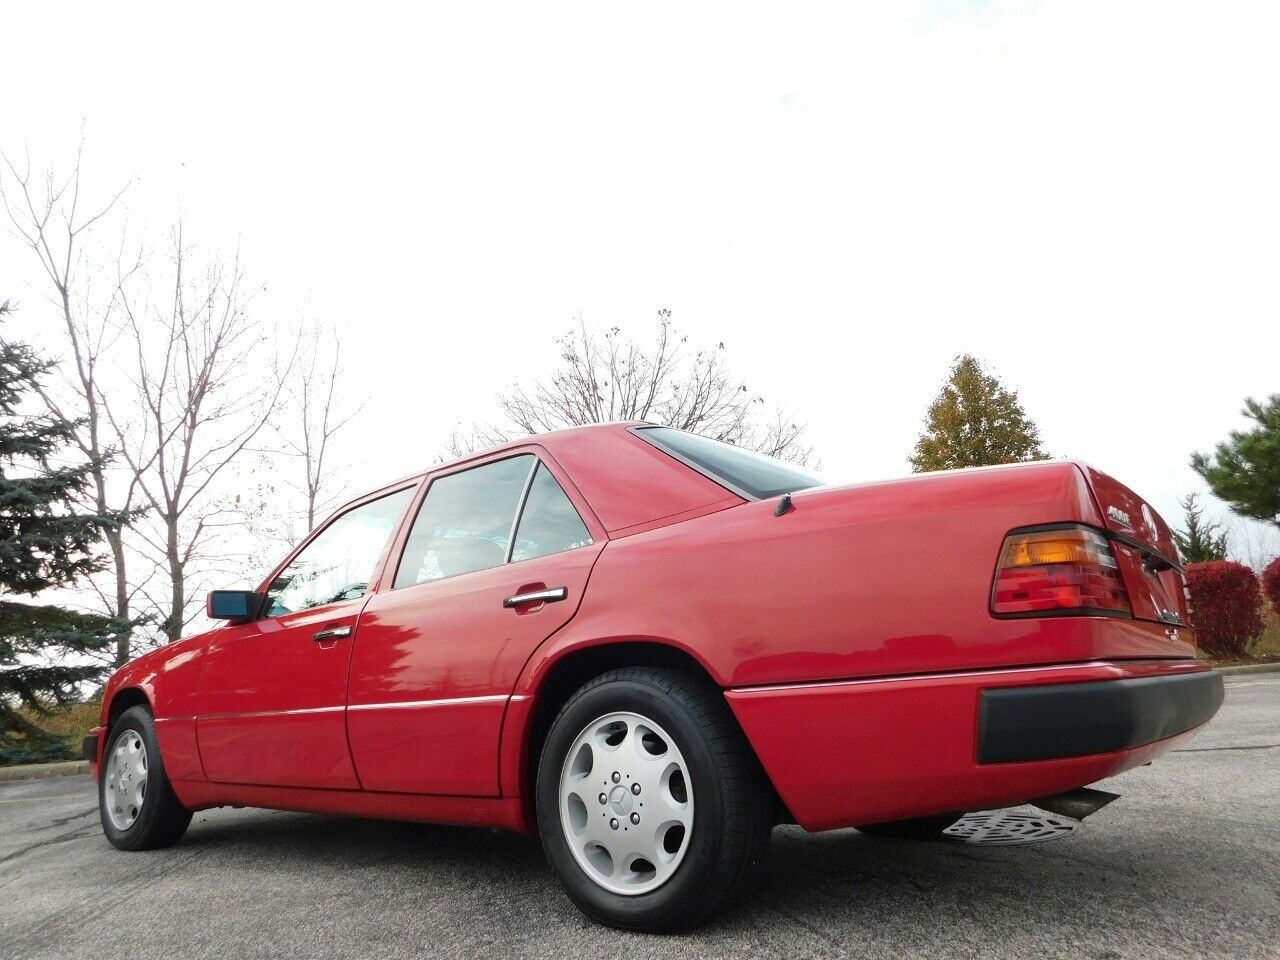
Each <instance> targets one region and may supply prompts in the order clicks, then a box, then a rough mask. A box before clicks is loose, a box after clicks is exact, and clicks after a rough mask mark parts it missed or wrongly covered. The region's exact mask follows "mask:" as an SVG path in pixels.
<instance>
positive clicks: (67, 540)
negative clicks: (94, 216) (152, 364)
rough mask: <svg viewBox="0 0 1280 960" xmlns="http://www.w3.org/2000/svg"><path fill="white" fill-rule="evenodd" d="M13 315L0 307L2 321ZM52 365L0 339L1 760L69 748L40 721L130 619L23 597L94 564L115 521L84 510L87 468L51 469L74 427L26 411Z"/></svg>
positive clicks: (52, 754) (56, 754) (88, 674)
mask: <svg viewBox="0 0 1280 960" xmlns="http://www.w3.org/2000/svg"><path fill="white" fill-rule="evenodd" d="M9 312H10V305H9V303H8V301H6V302H4V303H3V304H0V319H3V317H4V316H5V315H7V314H8V313H9ZM51 366H52V364H51V363H49V362H48V361H46V360H43V359H41V358H40V357H39V356H37V354H36V353H35V351H33V350H32V349H31V348H30V347H29V346H26V345H25V344H21V343H13V342H10V341H7V340H5V339H3V338H0V764H3V763H19V762H29V761H35V760H46V759H58V758H60V757H65V756H67V755H68V745H67V744H66V743H64V742H63V741H62V740H60V739H58V738H56V737H54V736H52V735H51V734H49V733H48V732H46V731H45V730H44V729H42V728H41V727H40V726H39V723H38V721H39V718H40V717H42V716H48V715H49V713H50V711H51V710H52V709H54V708H56V707H60V706H64V705H66V704H67V703H69V702H71V701H72V700H73V699H74V698H75V697H76V695H77V693H78V689H79V685H80V684H81V683H83V682H85V681H87V680H92V679H94V678H95V677H97V676H99V675H100V673H101V670H102V668H101V667H100V666H98V665H97V664H95V663H94V662H93V656H92V655H93V654H95V653H97V652H99V651H103V652H106V653H107V655H108V656H109V648H110V647H111V646H112V645H113V644H114V642H115V639H116V636H117V635H118V634H119V633H120V632H121V631H122V630H128V629H129V624H125V623H121V622H119V621H115V620H112V619H109V618H107V617H104V616H99V615H95V614H86V613H78V612H76V611H73V610H67V609H64V608H62V607H59V606H53V605H42V604H37V603H33V602H30V600H18V599H14V598H16V597H19V596H25V597H28V598H31V597H35V596H37V595H39V594H40V593H42V592H43V591H46V590H50V589H56V588H59V587H69V586H72V585H73V584H75V582H76V581H77V580H79V579H80V578H82V577H84V576H86V575H88V574H90V573H93V572H94V571H96V570H97V569H99V559H98V557H97V556H96V555H95V553H94V546H95V545H96V543H97V542H98V540H99V538H100V537H101V535H102V531H103V530H104V529H105V528H106V527H108V526H110V525H115V524H119V523H120V522H122V518H121V517H117V516H103V515H97V514H86V513H83V512H80V511H79V510H78V509H77V504H78V502H79V501H78V496H79V494H80V493H81V492H82V491H83V490H84V489H85V485H86V484H87V483H88V480H89V472H90V469H91V464H88V463H80V464H75V465H71V466H62V465H55V463H56V460H57V458H58V455H59V453H60V452H61V451H62V450H63V448H64V447H66V446H67V444H68V443H69V441H70V440H71V437H72V431H73V430H74V429H75V427H76V424H75V423H72V422H70V421H68V420H64V419H61V418H59V417H57V416H54V415H53V414H51V413H44V414H36V415H30V414H26V413H24V412H22V408H23V405H24V401H25V400H26V399H27V395H28V393H29V392H30V391H31V390H32V389H33V388H34V387H35V385H36V383H37V381H38V380H39V379H40V378H41V377H42V376H43V375H44V374H45V373H46V372H48V370H49V369H50V367H51Z"/></svg>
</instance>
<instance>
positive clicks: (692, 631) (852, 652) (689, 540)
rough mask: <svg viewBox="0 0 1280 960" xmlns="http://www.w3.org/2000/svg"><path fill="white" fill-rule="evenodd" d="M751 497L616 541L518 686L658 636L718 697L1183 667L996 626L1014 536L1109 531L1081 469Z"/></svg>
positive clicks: (1113, 630) (1100, 625)
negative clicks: (1064, 668) (618, 644)
mask: <svg viewBox="0 0 1280 960" xmlns="http://www.w3.org/2000/svg"><path fill="white" fill-rule="evenodd" d="M776 502H777V501H776V500H770V501H763V502H758V503H748V504H744V505H742V506H739V507H734V508H732V509H727V510H722V511H720V512H717V513H714V514H711V515H709V516H703V517H698V518H696V519H691V520H687V521H684V522H681V523H676V524H672V525H670V526H666V527H662V528H659V529H656V530H649V531H646V532H643V533H638V534H635V535H633V536H623V537H620V538H615V539H614V540H611V541H610V542H609V544H608V545H607V546H606V548H605V550H604V552H603V554H602V556H601V558H600V560H599V562H598V563H597V565H596V567H595V569H594V571H593V573H592V577H591V584H590V587H589V589H588V590H587V595H586V597H585V599H584V601H583V604H582V607H581V609H580V611H579V613H578V616H577V617H576V618H575V619H574V621H573V622H572V623H570V624H569V625H568V626H567V627H566V628H565V629H564V630H562V631H561V632H560V634H558V635H557V636H556V637H555V638H554V639H553V640H552V641H551V642H550V643H549V644H547V645H546V646H545V647H544V648H543V649H542V650H540V651H539V652H538V653H537V654H536V655H535V658H534V661H533V662H532V663H531V664H530V667H529V669H528V670H527V671H526V674H525V677H524V679H523V681H522V684H523V688H524V689H526V690H533V689H536V686H537V680H538V677H539V675H540V674H541V672H542V670H543V669H545V667H546V666H547V665H548V664H549V663H551V662H552V661H554V659H555V658H556V657H558V656H559V655H560V654H561V653H563V652H565V651H567V650H569V649H573V648H575V647H578V646H582V645H585V644H592V643H598V642H603V641H608V640H619V639H640V640H657V641H660V642H666V643H670V644H673V645H675V646H678V647H681V648H683V649H685V650H686V651H688V652H689V653H690V654H692V655H693V656H694V657H695V658H697V659H698V660H699V661H700V662H701V663H702V664H703V665H704V666H705V667H706V668H707V669H708V671H709V672H710V673H711V674H712V676H713V677H714V678H715V679H716V680H717V681H718V682H719V683H720V684H721V685H722V686H725V687H731V686H751V685H759V684H777V683H789V682H803V681H812V680H824V679H840V678H853V677H872V676H893V675H901V674H912V673H925V672H934V671H945V670H965V669H975V668H985V667H999V666H1021V665H1030V664H1044V663H1067V662H1074V661H1082V660H1089V659H1095V658H1099V657H1111V658H1139V657H1188V656H1194V648H1193V647H1192V646H1191V645H1190V644H1189V643H1186V642H1183V641H1181V640H1178V641H1175V640H1170V639H1168V637H1167V636H1166V634H1165V633H1164V631H1163V630H1162V629H1160V628H1159V627H1158V626H1157V625H1154V624H1144V623H1140V622H1137V621H1131V620H1121V619H1115V618H1104V617H1070V618H1066V617H1059V618H1039V619H1023V620H1017V619H1014V620H1001V619H996V618H994V617H992V616H991V614H990V612H989V597H990V591H991V580H992V575H993V572H994V567H995V563H996V559H997V555H998V553H999V550H1000V546H1001V544H1002V542H1003V539H1004V536H1005V535H1006V533H1007V532H1008V531H1009V530H1010V529H1012V528H1015V527H1020V526H1027V525H1030V524H1037V523H1046V522H1071V521H1075V522H1084V523H1089V524H1093V525H1095V526H1101V525H1102V519H1101V517H1100V516H1099V513H1098V509H1097V507H1096V505H1095V503H1094V500H1093V497H1092V495H1091V494H1090V492H1089V489H1088V486H1087V484H1086V483H1085V478H1084V474H1083V473H1082V472H1081V470H1080V469H1079V468H1078V467H1077V466H1076V465H1075V464H1072V463H1041V464H1020V465H1015V466H1009V467H997V468H988V469H982V470H968V471H961V472H955V473H944V474H934V475H922V476H918V477H910V478H906V479H902V480H896V481H890V482H885V483H876V484H867V485H861V486H852V487H839V488H823V489H818V490H812V491H805V492H801V493H797V494H795V495H794V497H793V503H794V509H792V510H791V511H790V512H788V513H786V514H784V515H783V516H781V517H775V516H774V515H773V512H774V508H775V506H776Z"/></svg>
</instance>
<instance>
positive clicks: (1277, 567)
mask: <svg viewBox="0 0 1280 960" xmlns="http://www.w3.org/2000/svg"><path fill="white" fill-rule="evenodd" d="M1262 592H1263V593H1265V594H1266V595H1267V599H1268V600H1270V601H1271V609H1272V610H1274V611H1275V612H1276V616H1277V617H1280V557H1276V558H1275V559H1274V560H1272V561H1271V562H1270V563H1269V564H1267V569H1265V570H1263V571H1262Z"/></svg>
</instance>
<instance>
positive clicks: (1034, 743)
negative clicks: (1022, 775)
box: [978, 670, 1222, 763]
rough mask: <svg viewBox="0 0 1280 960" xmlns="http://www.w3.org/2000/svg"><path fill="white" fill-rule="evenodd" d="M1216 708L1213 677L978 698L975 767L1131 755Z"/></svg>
mask: <svg viewBox="0 0 1280 960" xmlns="http://www.w3.org/2000/svg"><path fill="white" fill-rule="evenodd" d="M1220 706H1222V677H1221V675H1220V674H1219V673H1218V672H1217V671H1216V670H1202V671H1199V672H1197V673H1179V674H1173V675H1171V676H1164V677H1135V678H1131V679H1127V680H1099V681H1094V682H1090V683H1055V684H1051V685H1045V686H1036V687H1003V688H1001V689H998V690H984V691H982V699H981V705H980V707H979V713H978V762H979V763H1014V762H1018V761H1024V760H1056V759H1059V758H1062V757H1081V756H1088V755H1089V754H1094V753H1112V752H1114V751H1116V750H1131V749H1133V748H1134V747H1140V746H1142V745H1143V744H1147V743H1153V742H1155V741H1156V740H1164V739H1165V738H1166V737H1172V736H1175V735H1176V734H1179V733H1184V732H1185V731H1187V730H1191V729H1193V728H1195V727H1198V726H1200V725H1201V724H1202V723H1205V722H1206V721H1208V720H1209V719H1210V718H1211V717H1212V716H1213V715H1214V714H1215V713H1217V712H1218V707H1220Z"/></svg>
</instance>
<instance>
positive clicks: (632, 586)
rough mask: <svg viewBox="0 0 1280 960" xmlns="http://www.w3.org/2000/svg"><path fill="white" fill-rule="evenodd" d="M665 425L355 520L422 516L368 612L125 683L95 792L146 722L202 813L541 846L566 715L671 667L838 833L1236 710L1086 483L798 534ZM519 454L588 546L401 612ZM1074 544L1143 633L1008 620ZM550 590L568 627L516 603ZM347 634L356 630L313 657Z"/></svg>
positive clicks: (1121, 626)
mask: <svg viewBox="0 0 1280 960" xmlns="http://www.w3.org/2000/svg"><path fill="white" fill-rule="evenodd" d="M639 426H640V425H636V424H610V425H603V426H595V427H585V428H580V429H574V430H567V431H563V432H559V433H553V434H547V435H543V436H539V437H533V438H530V439H528V440H524V441H518V442H515V443H512V444H509V445H507V446H505V447H502V448H499V449H496V450H491V451H488V452H485V453H484V454H481V455H478V456H476V457H473V458H470V459H467V460H463V461H458V462H454V463H450V464H446V465H442V466H439V467H436V468H433V469H432V470H431V471H429V472H426V473H423V474H421V475H418V476H414V477H410V478H408V479H406V480H403V481H400V482H399V483H396V484H391V485H388V486H387V487H384V488H382V489H381V490H379V491H375V492H374V493H372V494H370V495H369V496H368V497H364V498H361V499H360V500H357V501H354V502H353V503H355V504H359V503H363V502H366V501H368V500H371V499H373V498H374V497H377V496H383V495H385V494H387V493H388V492H391V491H396V490H401V489H404V490H408V491H411V494H410V501H409V507H408V509H407V510H406V511H405V513H404V517H403V518H402V519H401V520H400V521H399V523H398V525H397V526H396V527H395V531H394V533H393V534H392V536H391V537H390V540H389V542H388V544H387V546H386V548H385V550H384V551H383V555H382V558H381V560H380V562H379V565H378V569H377V572H376V573H375V575H374V577H373V578H372V580H371V581H370V583H369V587H368V590H367V592H366V593H365V594H364V595H363V596H361V597H357V598H354V599H349V600H343V601H341V602H337V603H333V604H329V605H327V606H321V607H316V608H313V609H308V610H303V611H299V612H295V613H289V614H286V615H284V616H280V617H274V618H264V619H258V620H253V621H250V622H242V623H232V624H229V625H227V626H223V627H220V628H218V629H215V630H212V631H210V632H207V633H204V634H201V635H199V636H195V637H191V638H189V639H185V640H182V641H181V642H178V643H174V644H171V645H169V646H167V647H164V648H162V649H159V650H156V651H155V652H153V653H150V654H148V655H146V656H144V657H141V658H140V659H138V660H136V661H134V662H132V663H130V664H128V665H126V666H125V667H123V668H121V669H120V670H119V671H118V672H117V673H116V674H115V675H114V676H113V677H112V678H111V680H110V682H109V684H108V686H107V688H106V691H105V696H104V698H103V708H102V717H101V726H100V727H99V728H98V729H97V730H95V731H94V735H93V739H92V741H91V742H89V743H88V744H87V746H86V751H87V752H88V753H90V754H91V755H92V756H91V759H92V760H93V761H94V764H95V769H94V772H95V776H96V775H97V764H98V763H99V762H100V759H101V749H102V748H101V742H102V740H103V736H102V735H103V734H104V733H105V731H106V730H107V729H109V727H110V724H111V722H112V719H113V718H114V717H116V716H118V715H119V714H120V713H121V712H122V711H123V710H124V709H126V708H127V707H129V706H132V705H135V704H140V703H146V704H148V705H149V706H150V708H151V711H152V712H153V714H154V717H155V725H156V731H157V736H158V742H159V744H160V748H161V752H162V755H163V761H164V767H165V770H166V771H167V773H168V776H169V778H170V780H171V781H172V785H173V789H174V791H175V793H176V795H177V797H178V799H179V800H180V801H181V803H182V804H183V805H184V806H186V807H187V808H189V809H199V808H205V807H212V806H218V805H227V804H236V805H245V806H261V807H275V808H283V809H291V810H305V811H318V812H336V813H347V814H359V815H368V816H378V817H394V818H404V819H414V820H429V821H440V822H451V823H459V824H476V825H488V826H495V827H505V828H511V829H514V830H521V831H532V830H534V829H535V826H536V825H535V823H534V819H533V815H532V805H531V800H530V796H531V789H532V776H533V771H534V770H535V768H536V765H537V756H538V749H539V745H540V739H541V737H542V736H543V735H544V734H545V733H546V729H547V726H548V724H549V722H550V718H551V717H553V716H554V714H555V711H556V710H557V709H558V706H559V705H560V704H561V703H563V702H564V701H565V699H566V697H567V696H568V695H569V694H570V693H571V692H572V691H573V690H574V689H575V688H576V687H577V686H578V685H579V684H580V683H581V682H582V681H583V680H584V679H587V678H589V677H590V676H592V675H593V674H594V673H598V672H600V671H602V670H603V669H607V668H609V667H613V666H618V665H620V664H627V663H632V662H641V663H654V662H656V663H661V664H673V663H674V664H684V665H688V666H689V667H690V668H691V669H696V670H699V671H702V672H704V673H705V674H706V675H708V676H709V677H710V678H712V680H714V682H715V683H716V684H717V685H718V686H719V687H720V688H721V689H723V691H724V696H725V698H726V700H727V701H728V703H729V705H730V707H731V709H732V712H733V714H734V716H735V717H736V718H737V720H738V722H739V724H740V725H741V727H742V730H743V731H744V733H745V735H746V738H747V740H748V741H749V743H750V745H751V747H752V748H753V749H754V751H755V753H756V755H757V756H758V758H759V760H760V762H761V764H762V765H763V767H764V770H765V771H766V773H767V775H768V778H769V779H770V780H771V782H772V784H773V787H774V789H775V790H776V792H777V794H778V796H779V797H780V799H781V801H782V804H783V805H784V806H785V808H786V810H787V811H788V812H789V813H790V815H791V817H792V818H794V820H795V821H796V822H798V823H799V824H800V825H801V826H803V827H806V828H808V829H813V830H818V829H826V828H832V827H840V826H849V825H861V824H869V823H875V822H878V821H887V820H896V819H900V818H908V817H916V816H922V815H927V814H932V813H938V812H941V811H954V810H975V809H983V808H992V807H1000V806H1007V805H1012V804H1017V803H1022V802H1025V801H1028V800H1031V799H1034V798H1038V797H1045V796H1048V795H1052V794H1056V793H1060V792H1063V791H1066V790H1070V789H1072V788H1075V787H1079V786H1082V785H1085V784H1089V783H1092V782H1094V781H1096V780H1099V779H1102V778H1104V777H1108V776H1111V775H1113V774H1115V773H1118V772H1120V771H1122V770H1125V769H1128V768H1130V767H1133V766H1135V765H1138V764H1142V763H1145V762H1147V761H1148V760H1150V759H1152V758H1153V757H1156V756H1158V755H1160V754H1162V753H1164V752H1166V751H1168V750H1170V749H1171V748H1173V747H1174V746H1175V745H1177V744H1178V743H1179V742H1180V741H1181V740H1183V739H1185V738H1186V737H1188V736H1190V735H1192V733H1193V732H1194V730H1195V728H1196V727H1197V726H1199V725H1200V724H1201V723H1203V722H1204V721H1205V720H1207V719H1208V717H1209V716H1212V714H1213V712H1214V711H1215V710H1216V709H1217V706H1218V704H1219V703H1220V701H1221V682H1220V680H1219V679H1218V677H1217V675H1216V674H1215V673H1213V672H1212V671H1210V670H1209V669H1208V668H1207V667H1206V666H1204V665H1203V664H1201V663H1200V662H1199V661H1198V660H1197V659H1196V656H1195V645H1194V639H1193V637H1192V634H1191V632H1190V630H1189V629H1188V628H1187V627H1186V626H1185V623H1186V621H1187V619H1188V618H1187V608H1186V602H1185V599H1184V588H1183V584H1182V580H1181V573H1180V569H1179V567H1178V557H1177V552H1176V549H1175V547H1174V544H1173V542H1172V539H1171V536H1170V533H1169V530H1168V528H1167V526H1166V525H1165V523H1164V522H1163V521H1162V520H1161V519H1160V518H1159V517H1158V516H1157V515H1156V514H1155V513H1154V512H1153V511H1152V510H1151V508H1150V507H1149V506H1148V505H1147V504H1145V503H1144V502H1143V501H1142V500H1141V499H1140V498H1139V497H1138V496H1137V495H1136V494H1134V493H1133V492H1132V491H1130V490H1128V489H1127V488H1125V487H1124V486H1122V485H1120V484H1119V483H1117V482H1116V481H1114V480H1112V479H1111V478H1110V477H1108V476H1106V475H1105V474H1102V473H1100V472H1098V471H1096V470H1094V469H1092V468H1090V467H1088V466H1086V465H1083V464H1079V463H1071V462H1044V463H1031V464H1018V465H1011V466H1006V467H994V468H983V469H975V470H964V471H953V472H947V473H939V474H927V475H919V476H913V477H910V478H906V479H901V480H893V481H888V482H878V483H865V484H858V485H852V486H831V487H817V488H814V489H809V490H803V491H800V492H797V493H795V494H794V495H793V496H792V497H791V499H790V507H789V509H788V508H787V505H786V504H780V502H779V499H778V498H777V497H770V498H768V499H764V500H753V499H751V498H750V497H748V496H745V495H742V494H740V493H737V492H735V491H734V490H732V489H730V488H729V487H727V486H725V485H722V484H721V483H719V482H716V480H714V479H712V478H711V477H709V476H707V475H705V474H704V473H703V472H700V471H699V470H697V469H694V468H692V467H691V466H690V465H688V464H687V463H685V462H682V461H681V460H679V459H677V458H675V457H674V456H672V455H670V454H668V453H667V452H664V451H663V450H660V449H658V448H657V447H656V446H654V445H653V444H652V443H650V442H646V441H645V440H644V439H642V438H641V437H639V436H638V435H637V429H638V428H639ZM515 453H532V454H534V455H536V456H537V457H538V458H539V459H540V460H541V462H542V463H543V464H544V465H545V466H546V467H547V469H548V470H549V471H550V472H551V473H552V475H553V476H554V477H555V479H556V480H557V481H558V482H559V484H560V486H561V487H562V488H563V490H564V491H565V492H566V494H567V495H568V497H569V498H570V500H571V501H572V503H573V506H574V507H575V508H576V509H577V511H578V513H579V514H580V515H581V518H582V520H583V522H584V523H585V525H586V527H587V528H588V530H589V532H590V536H591V543H590V544H589V545H586V546H582V547H579V548H577V549H572V550H567V551H565V552H562V553H557V554H554V555H551V556H545V557H540V558H537V559H532V560H526V561H522V562H519V563H507V564H505V565H502V566H497V567H494V568H492V569H487V570H480V571H478V572H474V573H469V574H466V575H463V576H455V577H451V578H449V579H443V580H437V581H434V582H430V583H424V584H419V585H417V586H411V587H408V588H404V589H392V581H393V578H394V576H395V567H396V558H398V557H399V556H400V555H401V552H402V551H403V550H404V547H405V541H406V537H407V536H408V528H409V526H410V524H411V522H412V519H413V517H414V515H415V514H416V511H417V509H418V504H419V503H420V502H421V500H422V498H423V497H424V496H425V493H426V490H427V488H428V487H429V485H430V484H431V483H432V481H433V480H436V479H438V478H440V477H443V476H447V475H450V474H453V473H456V472H459V471H462V470H466V469H469V468H471V467H474V466H476V465H478V464H482V463H487V462H489V461H493V460H498V459H501V458H504V457H510V456H512V455H513V454H515ZM344 509H346V508H344ZM339 513H341V511H340V512H339ZM1065 524H1075V525H1083V526H1084V527H1087V528H1089V529H1091V530H1094V531H1097V532H1099V533H1101V534H1102V535H1103V536H1105V537H1106V539H1107V541H1108V543H1109V544H1110V547H1111V550H1112V551H1113V553H1114V555H1115V559H1116V562H1117V563H1118V566H1119V572H1120V575H1121V576H1122V578H1123V581H1124V586H1125V588H1126V590H1127V594H1128V602H1129V608H1130V610H1129V612H1128V613H1122V614H1119V615H1117V614H1116V613H1115V612H1114V611H1112V612H1109V613H1108V615H1092V614H1086V615H1059V614H1060V612H1055V611H1047V612H1045V613H1044V615H1018V616H1009V617H1004V616H1000V615H997V614H995V613H993V612H992V611H993V607H992V596H993V592H992V591H993V578H994V576H995V574H996V567H997V561H998V558H999V557H1000V556H1001V550H1002V545H1003V544H1004V543H1005V540H1006V537H1007V536H1008V535H1009V534H1010V532H1011V531H1016V530H1019V529H1021V528H1028V527H1031V528H1037V527H1042V526H1044V525H1065ZM321 529H323V527H322V528H321ZM318 533H319V531H317V534H316V535H318ZM303 547H305V543H304V544H303V546H302V547H300V548H299V549H302V548H303ZM284 567H285V564H281V567H280V568H279V569H283V568H284ZM277 572H278V571H277ZM275 576H276V573H273V574H272V576H271V577H268V578H267V580H266V581H264V584H263V587H262V589H263V590H265V589H266V586H267V584H269V583H271V582H272V580H273V578H274V577H275ZM553 586H554V587H559V586H564V587H565V588H566V589H567V594H568V596H567V602H563V603H533V604H528V605H524V606H518V607H515V608H511V607H506V606H504V605H503V602H502V601H503V600H504V598H507V597H510V596H512V595H513V594H520V593H526V592H530V591H538V590H544V589H547V588H550V587H553ZM335 628H339V629H342V628H350V629H349V635H348V636H345V637H342V638H338V639H334V640H332V641H325V642H316V640H315V639H313V637H314V636H315V635H316V634H317V633H318V632H320V631H326V630H332V629H335ZM1063 697H1066V699H1062V698H1063ZM1135 705H1136V706H1135ZM1026 711H1030V712H1029V713H1028V712H1026ZM1001 718H1003V719H1001ZM1010 718H1012V719H1010ZM1027 718H1030V721H1029V722H1028V721H1027ZM998 724H1003V726H1002V727H1000V728H999V729H997V728H996V725H998ZM1099 748H1105V749H1099Z"/></svg>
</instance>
